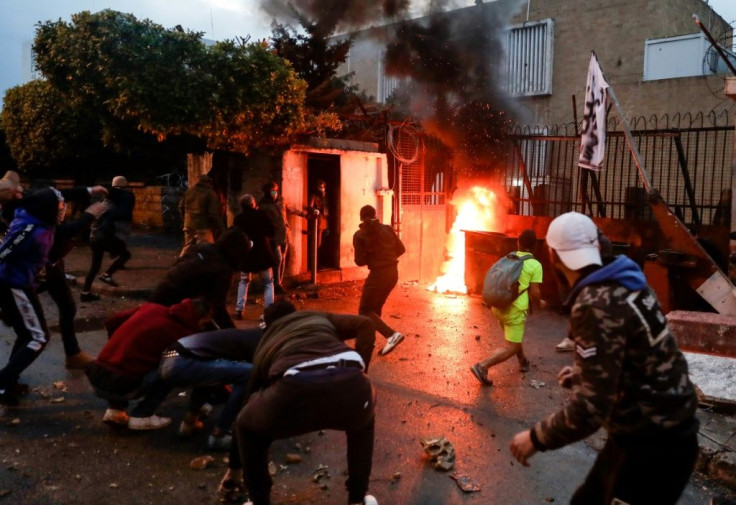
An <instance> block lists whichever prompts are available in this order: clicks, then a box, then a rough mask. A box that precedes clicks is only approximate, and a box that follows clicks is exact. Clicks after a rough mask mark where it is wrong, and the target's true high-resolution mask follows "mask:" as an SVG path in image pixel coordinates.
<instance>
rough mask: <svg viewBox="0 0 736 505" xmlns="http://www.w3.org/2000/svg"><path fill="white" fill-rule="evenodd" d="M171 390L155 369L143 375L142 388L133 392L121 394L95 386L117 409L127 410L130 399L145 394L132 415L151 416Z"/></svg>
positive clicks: (101, 395) (98, 393) (108, 402)
mask: <svg viewBox="0 0 736 505" xmlns="http://www.w3.org/2000/svg"><path fill="white" fill-rule="evenodd" d="M171 390H172V387H171V386H169V385H168V384H167V383H166V382H164V381H163V380H162V379H161V377H160V376H159V375H158V370H153V371H151V372H148V373H147V374H146V375H145V376H144V377H143V379H142V380H141V386H140V388H139V389H138V390H137V391H135V392H133V393H130V394H119V393H117V392H115V391H109V390H101V389H98V388H95V394H96V395H97V396H99V397H100V398H104V399H105V400H107V404H108V405H109V406H110V408H111V409H116V410H127V408H128V403H129V401H130V400H134V399H136V398H140V397H141V395H143V398H141V400H140V401H139V402H138V404H137V405H136V406H135V407H134V408H133V410H132V411H131V413H130V416H131V417H150V416H152V415H153V414H154V413H155V412H156V409H157V408H158V406H159V405H161V404H162V403H163V402H164V400H165V399H166V397H167V396H168V395H169V393H170V392H171Z"/></svg>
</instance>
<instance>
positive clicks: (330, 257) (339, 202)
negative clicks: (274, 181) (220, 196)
mask: <svg viewBox="0 0 736 505" xmlns="http://www.w3.org/2000/svg"><path fill="white" fill-rule="evenodd" d="M317 180H322V181H324V182H325V183H326V186H327V190H326V203H327V208H328V229H329V235H328V236H327V237H325V240H326V242H325V247H324V248H323V250H322V251H321V252H323V253H324V254H325V256H324V258H323V260H322V262H321V268H320V269H318V271H317V279H316V280H317V283H324V282H341V281H347V280H357V279H363V278H365V277H366V276H367V275H368V270H367V269H366V268H365V267H357V266H356V265H355V260H354V252H353V234H354V233H355V232H356V231H357V230H358V226H359V225H360V208H361V207H363V206H364V205H372V206H373V207H375V209H376V213H377V217H378V219H379V220H380V221H381V222H383V223H390V222H391V211H392V209H391V198H392V195H393V191H391V190H390V189H389V181H388V169H387V163H386V155H385V154H383V153H380V152H378V145H377V144H374V143H370V142H358V141H350V140H339V139H316V138H312V139H310V140H309V142H308V143H305V144H295V145H292V146H291V147H290V149H289V150H287V151H285V152H284V154H283V157H282V183H281V193H282V195H283V197H284V200H285V201H286V202H287V204H288V205H289V206H291V207H294V208H297V209H306V208H307V206H308V205H309V197H310V194H311V193H312V191H313V189H314V187H315V183H316V181H317ZM287 216H288V220H289V227H290V230H289V233H290V235H289V240H290V244H291V245H290V249H289V254H288V255H287V263H286V274H285V275H286V276H287V277H293V278H296V280H298V281H301V282H305V281H307V280H309V278H310V276H311V273H310V265H308V257H309V254H308V233H309V232H308V225H309V222H310V221H309V220H307V219H305V218H304V217H302V216H299V215H296V214H291V213H290V214H287Z"/></svg>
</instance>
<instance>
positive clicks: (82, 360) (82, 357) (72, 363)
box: [65, 351, 95, 370]
mask: <svg viewBox="0 0 736 505" xmlns="http://www.w3.org/2000/svg"><path fill="white" fill-rule="evenodd" d="M94 360H95V359H94V358H93V357H92V356H90V355H89V354H87V353H86V352H84V351H79V352H78V353H77V354H72V355H71V356H67V357H66V362H65V365H66V367H67V368H68V369H69V370H84V369H85V368H87V365H89V364H90V363H92V362H93V361H94Z"/></svg>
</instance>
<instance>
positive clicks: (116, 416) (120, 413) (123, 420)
mask: <svg viewBox="0 0 736 505" xmlns="http://www.w3.org/2000/svg"><path fill="white" fill-rule="evenodd" d="M129 419H130V417H129V416H128V414H127V413H126V412H125V411H124V410H117V409H107V410H106V411H105V415H104V416H102V422H103V423H105V424H109V425H110V426H128V420H129Z"/></svg>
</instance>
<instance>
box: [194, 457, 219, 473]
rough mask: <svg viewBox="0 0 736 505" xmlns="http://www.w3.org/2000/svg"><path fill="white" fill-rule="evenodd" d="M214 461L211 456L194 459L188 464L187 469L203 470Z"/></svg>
mask: <svg viewBox="0 0 736 505" xmlns="http://www.w3.org/2000/svg"><path fill="white" fill-rule="evenodd" d="M213 461H215V458H213V457H212V456H209V455H206V456H200V457H198V458H194V459H193V460H192V461H190V462H189V468H191V469H192V470H204V469H205V468H207V467H208V466H210V464H212V462H213Z"/></svg>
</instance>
